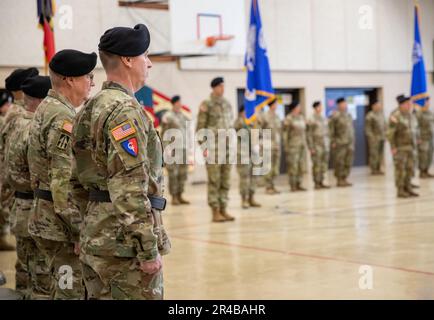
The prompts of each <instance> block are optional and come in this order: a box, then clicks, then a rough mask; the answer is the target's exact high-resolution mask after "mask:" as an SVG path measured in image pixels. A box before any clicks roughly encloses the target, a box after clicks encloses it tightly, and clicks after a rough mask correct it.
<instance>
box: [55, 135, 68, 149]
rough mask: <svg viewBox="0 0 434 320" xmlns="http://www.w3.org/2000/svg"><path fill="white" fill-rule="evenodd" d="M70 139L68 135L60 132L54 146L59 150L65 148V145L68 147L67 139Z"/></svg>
mask: <svg viewBox="0 0 434 320" xmlns="http://www.w3.org/2000/svg"><path fill="white" fill-rule="evenodd" d="M70 140H71V138H70V137H69V135H67V134H64V133H62V134H61V135H60V137H59V140H57V144H56V146H57V147H58V148H59V149H60V150H65V149H66V147H68V144H69V141H70Z"/></svg>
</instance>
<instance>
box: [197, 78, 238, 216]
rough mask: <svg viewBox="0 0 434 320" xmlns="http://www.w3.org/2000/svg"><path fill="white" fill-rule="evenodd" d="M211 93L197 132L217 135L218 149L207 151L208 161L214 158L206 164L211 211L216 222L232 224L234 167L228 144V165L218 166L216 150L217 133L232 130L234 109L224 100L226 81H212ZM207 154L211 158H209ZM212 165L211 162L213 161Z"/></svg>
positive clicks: (199, 115)
mask: <svg viewBox="0 0 434 320" xmlns="http://www.w3.org/2000/svg"><path fill="white" fill-rule="evenodd" d="M211 88H212V93H211V95H210V97H209V98H208V99H207V100H205V101H203V102H202V103H201V105H200V108H199V114H198V117H197V126H196V132H198V131H199V130H202V129H208V130H210V131H212V132H213V133H214V136H215V140H216V141H215V145H214V146H209V147H210V148H213V149H212V150H205V151H204V153H205V154H204V155H205V158H207V157H209V156H210V155H209V154H211V155H215V158H214V160H215V161H214V163H207V165H206V169H207V173H208V205H209V206H210V207H211V210H212V221H213V222H224V221H233V220H235V218H234V217H232V216H231V215H229V214H228V212H227V204H228V193H229V189H230V175H231V164H229V144H226V159H225V160H226V163H225V164H221V163H218V161H217V159H219V152H218V151H219V150H217V149H218V148H217V146H218V141H217V140H218V139H217V130H219V129H220V130H224V129H231V128H232V124H233V114H232V106H231V105H230V104H229V102H228V101H227V100H226V99H225V98H224V97H223V94H224V81H223V78H221V77H218V78H215V79H213V80H212V81H211ZM207 152H208V153H209V154H207ZM210 162H212V160H211V161H210Z"/></svg>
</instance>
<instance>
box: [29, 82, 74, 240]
mask: <svg viewBox="0 0 434 320" xmlns="http://www.w3.org/2000/svg"><path fill="white" fill-rule="evenodd" d="M74 116H75V110H74V108H73V107H72V105H71V104H70V103H69V102H68V100H67V99H66V98H65V97H63V96H62V95H60V94H59V93H57V92H56V91H54V90H53V89H51V90H50V91H49V92H48V95H47V97H46V98H45V99H44V100H43V101H42V102H41V103H40V104H39V106H38V108H37V109H36V112H35V115H34V117H33V120H32V122H31V125H30V136H29V151H28V162H29V169H30V179H31V186H32V189H33V190H35V189H37V188H39V189H42V190H49V191H51V194H52V197H53V207H52V208H51V207H50V206H46V205H41V207H42V208H41V210H35V212H33V213H32V215H31V217H30V221H29V232H30V234H32V235H34V236H38V237H42V238H45V239H50V240H54V241H65V242H66V241H71V242H76V241H78V237H79V228H80V223H81V219H80V214H79V212H78V211H77V208H76V207H75V206H73V205H72V203H71V195H72V194H71V189H72V186H71V184H70V179H71V167H72V165H71V157H72V155H71V141H70V140H71V132H72V121H73V118H74Z"/></svg>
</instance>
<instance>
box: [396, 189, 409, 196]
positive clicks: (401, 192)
mask: <svg viewBox="0 0 434 320" xmlns="http://www.w3.org/2000/svg"><path fill="white" fill-rule="evenodd" d="M398 198H410V195H409V194H408V193H407V192H406V191H405V190H404V188H399V189H398Z"/></svg>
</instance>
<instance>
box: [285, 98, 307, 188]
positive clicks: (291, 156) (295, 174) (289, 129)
mask: <svg viewBox="0 0 434 320" xmlns="http://www.w3.org/2000/svg"><path fill="white" fill-rule="evenodd" d="M288 109H289V114H288V115H287V116H286V118H285V120H284V121H283V142H284V146H285V151H286V162H287V164H288V174H289V185H290V186H291V191H292V192H295V191H306V189H305V188H303V187H302V186H301V180H302V179H303V155H304V153H305V151H306V121H305V120H304V116H303V115H302V114H301V107H300V103H299V102H298V101H293V102H292V103H291V104H290V105H289V106H288Z"/></svg>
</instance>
